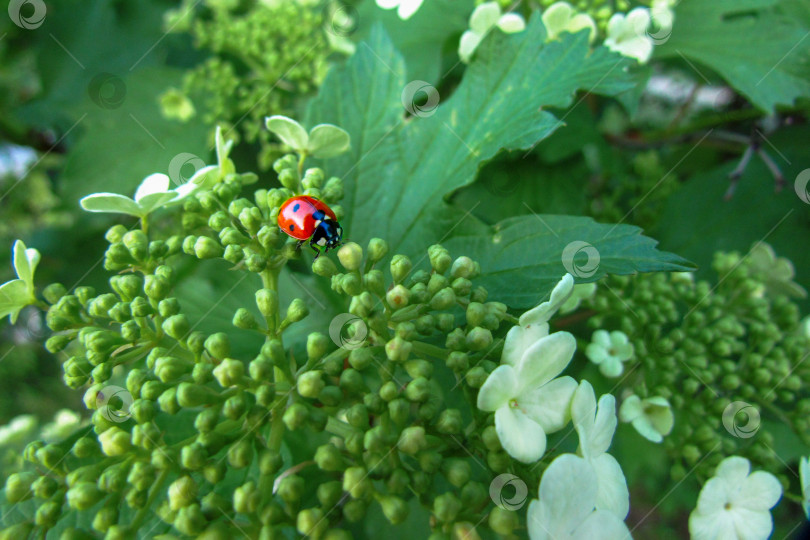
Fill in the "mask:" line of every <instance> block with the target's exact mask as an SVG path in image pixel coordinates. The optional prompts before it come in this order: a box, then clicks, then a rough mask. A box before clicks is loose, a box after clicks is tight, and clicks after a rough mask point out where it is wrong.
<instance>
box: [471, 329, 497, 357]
mask: <svg viewBox="0 0 810 540" xmlns="http://www.w3.org/2000/svg"><path fill="white" fill-rule="evenodd" d="M466 344H467V348H468V349H470V350H471V351H483V350H485V349H489V348H490V346H491V345H492V332H490V331H489V330H487V329H485V328H481V327H480V326H477V327H475V328H473V329H472V330H470V331H469V332H468V333H467V340H466Z"/></svg>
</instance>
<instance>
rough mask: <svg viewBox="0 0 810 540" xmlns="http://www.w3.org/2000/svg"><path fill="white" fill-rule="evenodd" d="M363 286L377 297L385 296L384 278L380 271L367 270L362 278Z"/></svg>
mask: <svg viewBox="0 0 810 540" xmlns="http://www.w3.org/2000/svg"><path fill="white" fill-rule="evenodd" d="M363 285H364V286H365V288H366V289H368V290H369V291H370V292H371V293H373V294H375V295H377V296H382V295H383V294H385V278H384V277H383V273H382V271H381V270H369V271H368V272H367V273H366V274H365V275H364V276H363Z"/></svg>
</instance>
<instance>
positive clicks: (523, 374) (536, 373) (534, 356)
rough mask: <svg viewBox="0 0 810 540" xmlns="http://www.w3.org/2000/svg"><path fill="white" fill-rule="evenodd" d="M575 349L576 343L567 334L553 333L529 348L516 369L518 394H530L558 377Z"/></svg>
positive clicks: (572, 337)
mask: <svg viewBox="0 0 810 540" xmlns="http://www.w3.org/2000/svg"><path fill="white" fill-rule="evenodd" d="M576 349H577V341H576V339H575V338H574V336H573V335H571V334H570V333H568V332H554V333H553V334H551V335H549V336H546V337H544V338H543V339H541V340H540V341H538V342H537V343H535V344H534V345H532V346H531V347H529V349H528V350H527V351H526V352H525V354H524V355H523V358H521V360H520V363H519V364H518V367H517V378H518V383H519V384H520V387H519V388H520V393H522V392H523V391H529V392H530V391H532V390H534V389H535V388H538V387H540V386H542V385H544V384H546V383H547V382H548V381H550V380H551V379H553V378H555V377H556V376H557V375H559V374H560V372H561V371H562V370H564V369H565V368H566V366H568V364H569V363H570V362H571V358H573V356H574V351H576Z"/></svg>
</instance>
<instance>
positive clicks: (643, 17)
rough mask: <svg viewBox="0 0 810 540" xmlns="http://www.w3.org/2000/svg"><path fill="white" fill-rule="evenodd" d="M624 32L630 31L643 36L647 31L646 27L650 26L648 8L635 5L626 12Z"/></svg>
mask: <svg viewBox="0 0 810 540" xmlns="http://www.w3.org/2000/svg"><path fill="white" fill-rule="evenodd" d="M624 22H625V25H626V28H627V30H625V31H626V32H627V31H629V32H632V33H633V34H635V35H637V36H643V35H645V34H646V33H647V27H649V26H650V10H649V9H647V8H643V7H637V8H635V9H633V10H631V11H630V13H628V14H627V18H626V19H625V21H624Z"/></svg>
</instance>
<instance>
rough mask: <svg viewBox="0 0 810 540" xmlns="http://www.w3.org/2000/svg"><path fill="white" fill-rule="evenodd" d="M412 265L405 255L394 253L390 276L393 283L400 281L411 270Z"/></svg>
mask: <svg viewBox="0 0 810 540" xmlns="http://www.w3.org/2000/svg"><path fill="white" fill-rule="evenodd" d="M411 268H413V265H412V264H411V260H410V259H409V258H408V257H406V256H405V255H399V254H397V255H394V257H393V258H392V259H391V277H392V278H393V279H394V283H400V282H402V281H403V280H404V279H405V278H406V277H407V276H408V274H410V272H411Z"/></svg>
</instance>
